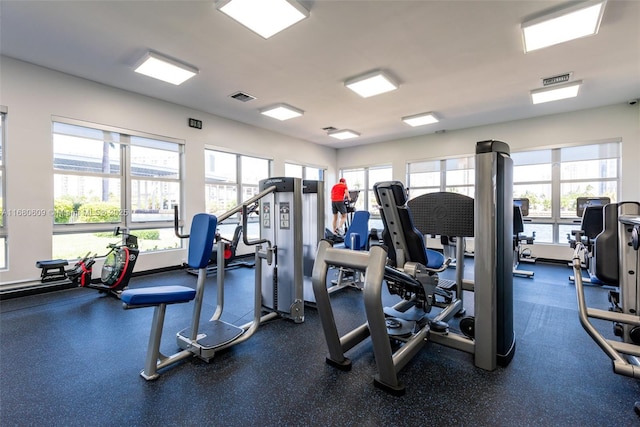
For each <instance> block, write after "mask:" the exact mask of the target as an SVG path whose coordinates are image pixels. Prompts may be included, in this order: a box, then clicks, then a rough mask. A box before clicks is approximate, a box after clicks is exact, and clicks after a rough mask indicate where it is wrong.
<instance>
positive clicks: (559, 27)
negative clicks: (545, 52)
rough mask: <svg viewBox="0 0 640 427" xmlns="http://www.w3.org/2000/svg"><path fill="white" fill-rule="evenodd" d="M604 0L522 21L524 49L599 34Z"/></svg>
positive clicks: (580, 4)
mask: <svg viewBox="0 0 640 427" xmlns="http://www.w3.org/2000/svg"><path fill="white" fill-rule="evenodd" d="M606 3H607V2H606V0H590V1H585V2H581V3H578V4H575V5H572V6H571V7H569V8H566V9H562V10H559V11H556V12H554V13H552V14H549V15H545V16H541V17H539V18H536V19H534V20H531V21H528V22H525V23H523V24H522V36H523V39H524V51H525V53H526V52H531V51H533V50H537V49H542V48H544V47H548V46H553V45H556V44H559V43H564V42H566V41H569V40H574V39H578V38H581V37H586V36H591V35H594V34H597V33H598V29H599V28H600V22H601V20H602V15H603V13H604V7H605V5H606Z"/></svg>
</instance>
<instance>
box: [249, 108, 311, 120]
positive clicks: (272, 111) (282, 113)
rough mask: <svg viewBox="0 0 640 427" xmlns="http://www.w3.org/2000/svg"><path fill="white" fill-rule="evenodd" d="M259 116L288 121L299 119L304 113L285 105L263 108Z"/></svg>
mask: <svg viewBox="0 0 640 427" xmlns="http://www.w3.org/2000/svg"><path fill="white" fill-rule="evenodd" d="M260 114H264V115H265V116H269V117H272V118H274V119H278V120H289V119H293V118H294V117H300V116H301V115H303V114H304V111H302V110H300V109H298V108H295V107H292V106H291V105H287V104H277V105H272V106H271V107H267V108H263V109H262V110H260Z"/></svg>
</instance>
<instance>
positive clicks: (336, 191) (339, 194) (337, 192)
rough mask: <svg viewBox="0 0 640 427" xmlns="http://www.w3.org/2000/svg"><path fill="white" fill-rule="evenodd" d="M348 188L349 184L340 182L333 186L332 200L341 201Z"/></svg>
mask: <svg viewBox="0 0 640 427" xmlns="http://www.w3.org/2000/svg"><path fill="white" fill-rule="evenodd" d="M346 189H347V184H345V183H343V182H339V183H337V184H336V185H334V186H333V187H332V188H331V201H332V202H341V201H343V200H344V192H345V190H346Z"/></svg>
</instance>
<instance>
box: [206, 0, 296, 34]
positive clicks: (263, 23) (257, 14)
mask: <svg viewBox="0 0 640 427" xmlns="http://www.w3.org/2000/svg"><path fill="white" fill-rule="evenodd" d="M217 8H218V10H220V11H221V12H223V13H225V14H226V15H228V16H230V17H231V18H233V19H235V20H236V21H238V22H239V23H241V24H242V25H244V26H245V27H247V28H249V29H250V30H251V31H253V32H255V33H257V34H259V35H260V36H262V37H264V38H265V39H268V38H269V37H271V36H273V35H275V34H277V33H279V32H280V31H282V30H284V29H285V28H289V27H290V26H292V25H293V24H295V23H296V22H299V21H301V20H303V19H304V18H306V17H308V16H309V11H308V10H307V9H306V8H305V7H304V6H302V5H301V4H300V3H298V2H297V1H295V0H223V1H218V3H217Z"/></svg>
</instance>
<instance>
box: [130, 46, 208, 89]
mask: <svg viewBox="0 0 640 427" xmlns="http://www.w3.org/2000/svg"><path fill="white" fill-rule="evenodd" d="M138 64H139V65H138V66H137V67H136V68H135V72H136V73H140V74H144V75H145V76H149V77H153V78H155V79H158V80H162V81H165V82H167V83H171V84H174V85H179V84H182V83H184V82H185V81H186V80H189V79H190V78H191V77H193V76H195V75H196V74H198V69H197V68H195V67H192V66H191V65H187V64H184V63H182V62H180V61H177V60H175V59H173V58H169V57H166V56H163V55H160V54H159V53H157V52H152V51H149V52H147V53H146V54H145V56H144V57H143V58H142V59H141V60H140V62H139V63H138Z"/></svg>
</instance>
